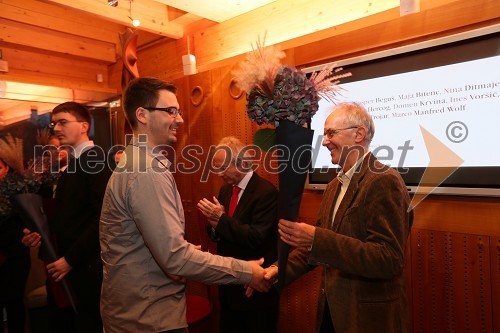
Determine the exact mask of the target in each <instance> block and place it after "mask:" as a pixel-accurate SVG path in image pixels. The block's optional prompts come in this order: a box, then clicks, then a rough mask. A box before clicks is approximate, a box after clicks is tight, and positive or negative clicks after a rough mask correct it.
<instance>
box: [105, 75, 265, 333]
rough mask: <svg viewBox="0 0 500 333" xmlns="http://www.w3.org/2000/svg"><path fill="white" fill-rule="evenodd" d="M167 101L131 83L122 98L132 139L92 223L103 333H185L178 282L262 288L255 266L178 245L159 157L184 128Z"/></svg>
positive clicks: (178, 211)
mask: <svg viewBox="0 0 500 333" xmlns="http://www.w3.org/2000/svg"><path fill="white" fill-rule="evenodd" d="M175 93H176V87H175V86H174V85H173V84H169V83H166V82H164V81H162V80H159V79H155V78H138V79H135V80H132V81H131V82H130V83H129V84H128V86H127V88H126V89H125V91H124V94H123V98H122V102H123V104H122V105H123V108H124V110H125V115H126V117H127V120H128V122H129V123H130V127H131V128H132V131H133V138H132V140H131V141H130V143H129V145H128V146H127V147H126V149H125V151H124V153H123V156H122V157H121V159H120V162H119V164H118V166H117V168H116V169H115V171H114V172H113V175H112V176H111V178H110V181H109V184H108V187H107V189H106V194H105V197H104V202H103V211H102V214H101V222H100V242H101V248H102V253H101V257H102V261H103V265H104V266H103V273H104V279H103V286H102V296H101V314H102V317H103V323H104V329H105V331H106V333H118V332H119V333H127V332H134V333H135V332H187V322H186V297H185V284H184V281H183V279H182V278H179V277H186V278H191V279H195V280H199V281H202V282H206V283H217V284H224V283H237V284H249V285H251V286H253V287H255V288H256V289H257V290H258V291H267V290H268V289H269V287H270V284H269V282H268V281H265V280H264V269H263V268H262V267H260V264H262V262H263V260H262V259H261V260H255V261H242V260H236V259H233V258H225V257H220V256H215V255H212V254H210V253H208V252H202V251H200V250H199V249H198V248H197V247H196V246H194V245H193V244H190V243H188V242H187V241H186V240H185V239H184V226H185V220H184V211H183V207H182V202H181V198H180V196H179V193H178V191H177V187H176V185H175V180H174V177H173V175H172V173H171V172H170V171H169V167H170V162H169V161H168V159H167V157H165V156H164V155H163V154H162V151H164V150H165V146H166V145H172V144H174V143H175V142H177V130H178V128H179V127H180V126H181V125H182V124H183V123H184V120H183V119H182V114H181V112H180V111H179V103H178V101H177V97H176V95H175ZM241 288H243V287H241Z"/></svg>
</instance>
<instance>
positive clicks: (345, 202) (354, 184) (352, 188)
mask: <svg viewBox="0 0 500 333" xmlns="http://www.w3.org/2000/svg"><path fill="white" fill-rule="evenodd" d="M372 157H373V155H372V154H371V153H368V154H367V155H366V156H365V158H364V159H363V162H361V164H360V165H358V170H359V171H355V172H354V174H353V175H352V178H351V181H350V182H349V187H348V188H347V191H346V192H345V195H344V198H343V199H342V202H341V203H340V205H339V208H338V209H337V213H336V214H335V220H334V221H333V226H332V230H333V231H335V232H337V231H338V230H339V227H340V224H341V221H342V219H343V218H344V215H345V213H346V212H347V209H349V208H350V207H351V203H352V201H353V199H354V197H355V196H356V194H357V192H358V188H359V183H360V181H361V180H362V179H363V177H364V176H365V174H366V171H367V170H368V165H369V164H370V162H371V159H372ZM339 186H340V185H339ZM332 206H335V202H334V203H333V204H332ZM332 214H333V208H332Z"/></svg>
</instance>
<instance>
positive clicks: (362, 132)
mask: <svg viewBox="0 0 500 333" xmlns="http://www.w3.org/2000/svg"><path fill="white" fill-rule="evenodd" d="M365 138H366V128H364V127H363V126H360V127H358V128H357V129H356V138H355V139H354V140H355V142H356V143H359V142H363V141H364V140H365Z"/></svg>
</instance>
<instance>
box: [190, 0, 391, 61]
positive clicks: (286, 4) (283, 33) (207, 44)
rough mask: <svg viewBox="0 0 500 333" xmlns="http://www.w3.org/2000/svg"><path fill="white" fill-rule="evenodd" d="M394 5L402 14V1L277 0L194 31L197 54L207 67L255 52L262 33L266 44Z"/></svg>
mask: <svg viewBox="0 0 500 333" xmlns="http://www.w3.org/2000/svg"><path fill="white" fill-rule="evenodd" d="M392 8H398V15H399V0H378V1H366V0H350V1H344V0H315V1H310V0H297V1H289V0H277V1H275V2H273V3H271V4H269V5H266V6H263V7H260V8H257V9H255V10H253V11H252V12H249V13H246V14H243V15H240V16H238V17H236V18H234V19H231V20H228V21H225V22H222V23H220V24H217V25H215V26H213V27H210V28H208V29H206V30H205V31H203V32H199V33H196V34H194V46H195V49H196V54H195V55H196V58H197V62H198V64H200V66H199V69H200V70H203V66H205V65H209V64H211V63H213V62H217V61H220V60H223V59H227V58H230V57H234V56H237V55H240V54H243V53H246V52H248V51H251V44H252V43H253V44H255V41H256V40H257V37H258V36H260V37H261V38H262V37H263V36H264V35H265V34H266V45H273V44H278V43H283V42H286V41H290V40H294V39H296V38H298V37H301V36H305V35H309V34H313V33H315V32H317V31H320V30H324V29H327V28H330V27H334V26H338V25H341V24H345V23H346V22H351V21H355V20H358V19H361V18H364V17H366V16H369V15H373V14H376V13H380V12H384V11H387V10H390V9H392ZM297 45H300V44H296V45H293V44H290V45H287V46H290V47H293V46H297Z"/></svg>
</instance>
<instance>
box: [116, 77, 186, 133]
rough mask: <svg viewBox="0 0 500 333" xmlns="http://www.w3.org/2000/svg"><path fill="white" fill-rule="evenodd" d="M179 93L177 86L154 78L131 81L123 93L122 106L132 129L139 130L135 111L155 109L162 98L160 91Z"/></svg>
mask: <svg viewBox="0 0 500 333" xmlns="http://www.w3.org/2000/svg"><path fill="white" fill-rule="evenodd" d="M160 90H168V91H170V92H172V93H174V94H175V93H176V92H177V87H176V86H175V84H173V83H170V82H166V81H163V80H160V79H156V78H152V77H140V78H136V79H133V80H132V81H130V82H129V83H128V85H127V87H126V88H125V91H124V92H123V97H122V105H123V110H124V111H125V117H126V118H127V120H128V123H129V124H130V127H132V129H136V128H137V118H136V116H135V111H136V110H137V109H138V108H140V107H150V108H154V107H155V106H156V104H157V103H158V100H159V98H160V95H159V91H160Z"/></svg>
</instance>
